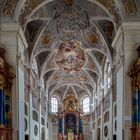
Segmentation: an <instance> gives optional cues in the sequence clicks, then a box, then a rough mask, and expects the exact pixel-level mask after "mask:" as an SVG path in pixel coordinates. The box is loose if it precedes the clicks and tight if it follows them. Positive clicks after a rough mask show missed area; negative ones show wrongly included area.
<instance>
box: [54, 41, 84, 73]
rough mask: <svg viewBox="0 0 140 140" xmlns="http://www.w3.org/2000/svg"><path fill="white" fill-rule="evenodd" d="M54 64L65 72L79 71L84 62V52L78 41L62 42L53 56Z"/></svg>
mask: <svg viewBox="0 0 140 140" xmlns="http://www.w3.org/2000/svg"><path fill="white" fill-rule="evenodd" d="M55 61H56V64H57V65H58V66H59V67H60V68H63V69H64V70H65V71H67V72H71V73H72V72H75V71H79V70H80V69H81V68H82V67H84V65H85V64H86V54H85V52H84V50H83V49H82V48H81V44H80V42H77V41H66V42H63V43H62V44H61V45H60V47H59V50H58V51H57V54H56V57H55Z"/></svg>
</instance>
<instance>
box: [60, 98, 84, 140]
mask: <svg viewBox="0 0 140 140" xmlns="http://www.w3.org/2000/svg"><path fill="white" fill-rule="evenodd" d="M82 114H83V112H82V111H81V109H80V105H79V102H78V100H77V99H76V98H75V96H72V95H69V96H67V97H66V98H65V99H64V100H63V110H62V111H61V113H60V114H59V121H58V126H59V127H58V140H83V124H82Z"/></svg>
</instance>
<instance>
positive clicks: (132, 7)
mask: <svg viewBox="0 0 140 140" xmlns="http://www.w3.org/2000/svg"><path fill="white" fill-rule="evenodd" d="M123 4H124V8H125V11H126V14H127V15H135V14H136V13H137V7H136V3H135V1H134V0H123Z"/></svg>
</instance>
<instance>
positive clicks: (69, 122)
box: [65, 114, 77, 135]
mask: <svg viewBox="0 0 140 140" xmlns="http://www.w3.org/2000/svg"><path fill="white" fill-rule="evenodd" d="M76 124H77V119H76V116H75V115H74V114H68V115H66V116H65V125H66V127H65V132H66V134H71V133H73V134H75V135H76V134H77V128H76Z"/></svg>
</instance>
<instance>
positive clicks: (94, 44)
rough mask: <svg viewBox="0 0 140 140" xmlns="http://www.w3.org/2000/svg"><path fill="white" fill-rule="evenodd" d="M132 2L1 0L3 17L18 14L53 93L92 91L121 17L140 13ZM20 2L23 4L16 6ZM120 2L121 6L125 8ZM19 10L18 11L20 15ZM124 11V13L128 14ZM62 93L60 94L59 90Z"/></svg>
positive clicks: (109, 53) (30, 53)
mask: <svg viewBox="0 0 140 140" xmlns="http://www.w3.org/2000/svg"><path fill="white" fill-rule="evenodd" d="M138 3H139V2H136V3H135V2H134V1H133V0H123V1H120V0H118V2H116V1H115V0H96V1H95V0H25V1H24V2H23V0H5V1H3V0H0V12H1V14H2V18H3V17H6V19H8V17H10V18H11V17H12V16H13V17H14V18H13V19H16V21H17V22H19V24H20V25H21V27H22V29H23V31H24V33H25V36H26V39H27V42H28V44H29V47H28V50H27V51H28V56H29V61H30V64H29V65H30V66H31V65H32V62H33V60H34V59H36V61H37V65H38V74H39V77H44V80H45V83H46V87H47V89H48V93H49V95H50V96H52V94H53V93H54V94H56V93H55V92H56V91H57V94H59V95H60V94H62V93H63V94H62V95H61V96H62V97H64V96H65V95H67V94H70V92H71V94H73V95H75V96H77V97H78V96H80V95H84V94H89V95H90V96H91V95H92V93H93V91H94V89H96V84H97V83H98V80H99V79H100V78H101V76H102V72H103V66H104V61H105V59H106V58H108V60H109V61H110V63H111V62H112V56H113V49H112V47H111V44H112V41H113V39H114V37H115V34H116V30H117V29H118V27H119V25H120V23H121V20H122V18H123V17H122V15H127V16H130V15H131V16H132V15H138V14H137V13H138V11H139V9H140V8H138V5H139V4H138ZM19 5H20V7H18V6H19ZM120 5H123V10H122V11H121V10H120V9H121V8H120V7H119V6H120ZM17 11H18V13H17ZM124 11H125V14H123V13H121V12H124ZM58 91H59V92H58Z"/></svg>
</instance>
